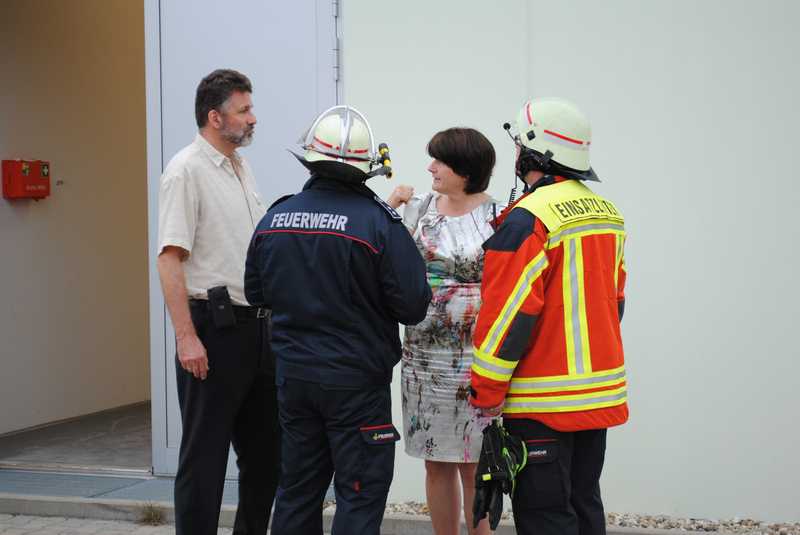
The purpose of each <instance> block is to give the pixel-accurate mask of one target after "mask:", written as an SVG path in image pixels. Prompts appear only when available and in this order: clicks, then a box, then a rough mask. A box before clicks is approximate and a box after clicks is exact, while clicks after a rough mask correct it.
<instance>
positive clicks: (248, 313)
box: [189, 299, 270, 319]
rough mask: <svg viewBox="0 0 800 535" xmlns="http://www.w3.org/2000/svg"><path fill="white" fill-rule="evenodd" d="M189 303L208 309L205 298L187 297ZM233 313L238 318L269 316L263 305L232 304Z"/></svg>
mask: <svg viewBox="0 0 800 535" xmlns="http://www.w3.org/2000/svg"><path fill="white" fill-rule="evenodd" d="M189 305H190V306H193V307H197V308H202V309H203V310H208V301H206V300H205V299H189ZM231 308H232V309H233V315H234V316H236V317H237V318H239V319H247V318H258V319H264V318H266V317H268V316H269V312H270V310H269V309H268V308H264V307H246V306H242V305H233V306H232V307H231Z"/></svg>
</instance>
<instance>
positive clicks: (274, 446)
mask: <svg viewBox="0 0 800 535" xmlns="http://www.w3.org/2000/svg"><path fill="white" fill-rule="evenodd" d="M190 310H191V313H192V322H193V323H194V326H195V329H196V330H197V335H198V337H199V338H200V341H201V342H202V343H203V345H204V346H205V348H206V353H207V354H208V366H209V368H210V369H209V372H208V377H207V378H206V380H205V381H201V380H199V379H195V378H194V377H193V376H192V374H191V373H189V372H187V371H185V370H184V369H183V368H182V367H181V365H180V362H178V360H177V358H176V360H175V362H176V376H177V383H178V400H179V403H180V407H181V419H182V422H183V436H182V438H181V447H180V456H179V460H178V473H177V475H176V476H175V529H176V535H216V533H217V524H218V523H219V511H220V507H221V505H222V492H223V488H224V483H225V470H226V466H227V459H228V450H229V446H230V445H231V443H232V444H233V449H234V451H235V452H236V457H237V461H236V464H237V466H238V467H239V507H238V510H237V511H236V521H235V524H234V528H233V533H234V534H236V535H264V534H265V533H266V532H267V525H268V524H269V515H270V509H271V508H272V501H273V499H274V497H275V489H276V487H277V483H278V477H279V474H280V457H279V452H280V450H279V448H280V429H279V425H278V418H277V402H276V393H275V386H274V384H275V374H274V370H275V364H274V358H273V357H272V355H271V353H270V349H269V332H268V331H269V327H268V320H267V319H266V318H257V317H255V315H253V314H243V313H241V312H242V311H243V310H244V309H239V310H237V319H236V325H235V326H233V327H227V328H223V329H218V328H216V327H215V326H214V324H213V321H212V319H211V315H210V313H209V311H208V307H207V303H205V302H202V301H200V302H198V301H192V302H191V306H190Z"/></svg>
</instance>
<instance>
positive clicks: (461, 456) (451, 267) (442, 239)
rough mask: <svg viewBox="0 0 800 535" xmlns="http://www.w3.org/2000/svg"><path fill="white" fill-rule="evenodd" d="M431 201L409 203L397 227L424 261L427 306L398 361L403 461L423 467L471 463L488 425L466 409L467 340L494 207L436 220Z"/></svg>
mask: <svg viewBox="0 0 800 535" xmlns="http://www.w3.org/2000/svg"><path fill="white" fill-rule="evenodd" d="M438 197H439V195H438V194H436V193H429V194H428V195H426V196H425V197H422V198H420V197H414V198H413V199H411V200H410V201H409V203H408V205H407V206H406V209H405V212H404V218H403V222H404V223H405V225H406V227H408V229H409V231H411V232H412V234H413V236H414V241H415V242H416V244H417V247H418V248H419V251H420V253H421V254H422V257H423V258H424V259H425V263H426V265H427V272H428V282H429V283H430V285H431V289H432V290H433V299H432V300H431V304H430V306H429V308H428V314H427V316H426V317H425V319H424V320H423V321H422V322H421V323H419V324H418V325H415V326H409V327H406V331H405V341H404V344H403V360H402V372H401V374H402V375H401V377H402V386H401V388H402V395H403V427H404V430H405V433H404V434H405V448H406V453H408V454H409V455H411V456H413V457H419V458H422V459H426V460H433V461H445V462H478V456H479V455H480V448H481V441H482V431H483V428H484V427H485V426H486V425H487V424H488V423H489V420H490V419H488V418H483V417H479V416H478V415H477V412H476V411H475V409H473V408H472V406H470V405H469V402H468V400H467V395H468V392H469V382H470V367H471V365H472V332H473V329H474V324H475V318H476V317H477V314H478V308H479V307H480V299H481V292H480V290H481V288H480V287H481V275H482V272H483V249H482V248H481V245H482V244H483V242H484V241H486V239H487V238H488V237H489V236H491V235H492V232H493V230H492V227H491V226H490V224H489V223H490V221H492V219H493V218H494V215H495V213H497V214H499V213H500V211H501V207H500V206H499V205H496V204H495V202H494V201H493V200H491V199H490V200H488V201H487V202H484V203H483V204H481V205H480V206H478V207H477V208H475V209H474V210H473V211H472V212H470V213H468V214H464V215H462V216H457V217H450V216H444V215H441V214H440V213H439V212H438V211H437V209H436V199H437V198H438Z"/></svg>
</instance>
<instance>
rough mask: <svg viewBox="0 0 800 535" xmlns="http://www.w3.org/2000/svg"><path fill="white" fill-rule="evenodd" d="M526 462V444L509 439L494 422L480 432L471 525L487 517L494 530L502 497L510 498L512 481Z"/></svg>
mask: <svg viewBox="0 0 800 535" xmlns="http://www.w3.org/2000/svg"><path fill="white" fill-rule="evenodd" d="M527 458H528V453H527V449H526V448H525V443H524V442H523V441H522V440H520V439H518V438H516V437H513V436H511V435H509V434H508V432H507V431H506V430H505V429H504V428H503V426H502V425H500V420H494V421H492V423H491V424H490V425H488V426H486V428H485V429H484V430H483V443H482V444H481V455H480V457H479V458H478V468H477V470H476V471H475V499H474V501H473V502H472V524H473V527H478V523H479V522H480V521H481V520H482V519H483V518H484V517H486V515H487V514H488V515H489V527H490V528H491V529H492V530H494V529H496V528H497V524H499V523H500V516H501V515H502V514H503V494H504V493H505V494H508V495H513V493H514V478H515V477H516V475H517V474H518V473H519V471H520V470H522V468H523V467H524V466H525V463H526V461H527Z"/></svg>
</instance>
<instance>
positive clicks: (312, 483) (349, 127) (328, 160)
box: [245, 106, 431, 535]
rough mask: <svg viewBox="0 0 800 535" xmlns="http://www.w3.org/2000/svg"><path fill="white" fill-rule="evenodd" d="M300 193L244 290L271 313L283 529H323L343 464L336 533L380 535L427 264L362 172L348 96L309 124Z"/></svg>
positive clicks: (270, 219)
mask: <svg viewBox="0 0 800 535" xmlns="http://www.w3.org/2000/svg"><path fill="white" fill-rule="evenodd" d="M303 148H304V149H305V155H304V156H302V157H300V156H298V159H299V160H300V161H301V163H303V165H305V166H306V167H307V168H308V169H309V171H310V172H311V176H310V178H309V180H308V182H307V183H306V184H305V186H304V187H303V190H302V192H300V193H298V194H296V195H293V196H290V197H288V198H284V199H281V200H279V201H278V202H276V203H275V204H274V205H273V206H272V207H271V208H270V209H269V210H268V212H267V214H266V216H265V217H264V218H263V219H262V220H261V223H260V224H259V226H258V227H257V229H256V231H255V234H254V235H253V239H252V242H251V244H250V248H249V251H248V255H247V265H246V270H245V294H246V296H247V299H248V301H249V302H250V303H251V304H253V305H254V306H255V305H257V306H265V307H269V308H270V309H272V335H271V336H272V349H273V351H274V353H275V355H276V382H277V385H278V404H279V412H280V422H281V426H282V429H283V435H282V475H281V482H280V485H279V488H278V493H277V498H276V502H275V512H274V516H273V522H272V528H271V533H272V534H273V535H296V534H303V535H314V534H320V535H321V534H322V502H323V499H324V498H325V494H326V491H327V489H328V487H329V485H330V481H331V477H332V476H333V475H334V474H335V480H334V489H335V492H336V515H335V517H334V520H333V529H332V532H333V533H334V534H338V535H345V534H349V533H353V534H356V533H357V534H365V535H370V534H374V535H378V533H379V529H380V524H381V521H382V519H383V512H384V508H385V506H386V498H387V495H388V492H389V485H390V484H391V481H392V477H393V471H394V453H395V442H396V441H397V440H398V439H399V438H400V436H399V434H398V432H397V430H396V429H395V427H394V425H393V424H392V421H391V400H390V392H389V385H390V382H391V379H392V368H393V367H394V365H395V364H396V363H397V362H398V361H399V360H400V356H401V352H400V351H401V350H400V338H399V327H398V323H403V324H407V325H410V324H415V323H418V322H419V321H421V320H422V319H423V318H424V317H425V313H426V311H427V308H428V303H429V302H430V299H431V290H430V287H429V286H428V283H427V279H426V276H425V264H424V262H423V260H422V258H421V257H420V255H419V253H418V252H417V248H416V247H415V245H414V242H413V241H412V239H411V236H410V235H409V234H408V231H407V230H406V229H405V227H404V226H403V225H402V223H401V218H400V216H399V215H398V214H397V213H396V212H395V211H394V210H393V209H392V208H391V207H389V206H388V205H386V204H385V203H384V202H383V201H382V200H380V198H378V197H377V196H376V195H375V194H374V193H373V192H372V191H371V190H370V189H369V188H368V187H367V186H366V185H365V184H364V182H365V181H366V180H367V179H368V178H369V177H370V176H374V175H375V174H379V173H381V172H386V171H387V170H388V167H381V168H379V169H378V170H377V171H371V168H372V166H373V164H374V163H375V162H376V158H377V156H378V155H377V154H376V151H375V146H374V141H373V137H372V131H371V129H370V127H369V124H368V123H367V121H366V119H365V118H364V116H363V115H361V114H360V113H359V112H358V111H356V110H355V109H353V108H350V107H347V106H336V107H334V108H331V109H330V110H327V111H326V112H324V113H323V114H322V115H320V116H319V117H318V118H317V119H316V120H315V121H314V123H313V124H312V125H311V127H310V128H309V130H308V133H307V134H306V139H305V144H304V146H303Z"/></svg>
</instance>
